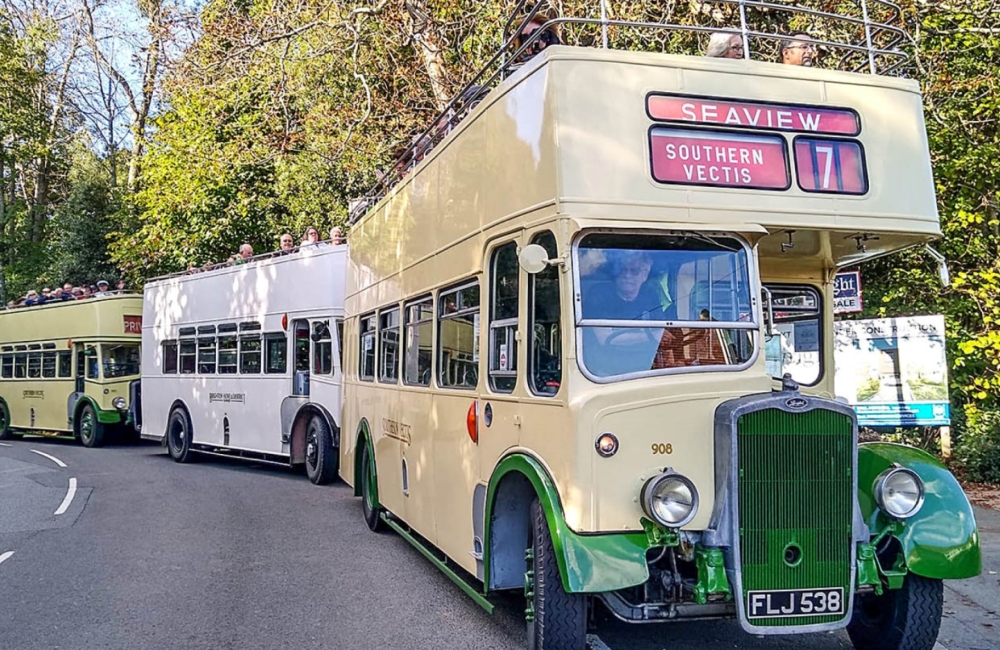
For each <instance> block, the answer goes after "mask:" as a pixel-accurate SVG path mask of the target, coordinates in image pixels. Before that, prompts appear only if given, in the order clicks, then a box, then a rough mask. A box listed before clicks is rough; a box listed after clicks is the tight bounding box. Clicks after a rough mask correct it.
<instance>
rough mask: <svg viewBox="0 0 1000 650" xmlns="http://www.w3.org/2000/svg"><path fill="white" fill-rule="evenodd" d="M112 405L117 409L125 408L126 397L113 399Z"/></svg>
mask: <svg viewBox="0 0 1000 650" xmlns="http://www.w3.org/2000/svg"><path fill="white" fill-rule="evenodd" d="M111 405H112V406H114V407H115V408H116V409H118V410H121V409H123V408H125V398H124V397H121V396H119V397H116V398H114V399H113V400H111Z"/></svg>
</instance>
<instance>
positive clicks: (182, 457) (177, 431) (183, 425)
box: [167, 408, 191, 463]
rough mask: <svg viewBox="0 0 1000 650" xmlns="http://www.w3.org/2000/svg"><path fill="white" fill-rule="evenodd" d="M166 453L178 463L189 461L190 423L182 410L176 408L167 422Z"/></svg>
mask: <svg viewBox="0 0 1000 650" xmlns="http://www.w3.org/2000/svg"><path fill="white" fill-rule="evenodd" d="M167 452H168V453H169V454H170V457H171V458H173V459H174V460H175V461H176V462H178V463H186V462H188V461H189V460H191V422H190V421H189V420H188V416H187V413H185V412H184V409H179V408H176V409H174V410H173V411H171V412H170V419H169V420H167Z"/></svg>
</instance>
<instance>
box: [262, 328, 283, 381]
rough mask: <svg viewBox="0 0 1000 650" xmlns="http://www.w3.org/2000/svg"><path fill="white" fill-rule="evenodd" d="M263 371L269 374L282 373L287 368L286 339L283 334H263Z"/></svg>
mask: <svg viewBox="0 0 1000 650" xmlns="http://www.w3.org/2000/svg"><path fill="white" fill-rule="evenodd" d="M264 352H265V355H266V356H265V359H264V361H265V362H266V363H265V365H264V371H265V372H266V373H267V374H269V375H283V374H285V372H286V371H287V369H288V361H287V356H288V339H286V338H285V335H284V334H265V335H264Z"/></svg>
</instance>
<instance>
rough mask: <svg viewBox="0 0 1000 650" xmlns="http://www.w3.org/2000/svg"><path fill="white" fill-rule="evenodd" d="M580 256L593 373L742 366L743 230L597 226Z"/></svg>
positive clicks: (584, 330)
mask: <svg viewBox="0 0 1000 650" xmlns="http://www.w3.org/2000/svg"><path fill="white" fill-rule="evenodd" d="M576 266H577V270H578V276H577V277H578V282H579V288H578V294H579V296H580V298H579V300H578V302H577V314H576V316H577V325H578V327H579V340H578V344H579V345H580V346H581V347H582V355H581V358H582V362H583V368H584V370H585V372H586V373H587V374H588V375H589V376H590V377H591V378H593V379H595V380H598V381H605V380H612V379H621V378H628V377H634V376H643V375H649V374H658V373H660V372H664V371H669V370H671V369H680V368H694V367H705V366H716V367H719V368H720V369H721V368H725V367H739V366H742V365H744V364H746V363H747V362H748V361H749V360H750V359H751V357H752V356H753V345H754V338H753V337H752V336H750V332H749V330H753V329H756V324H755V323H754V322H753V307H752V302H751V299H750V296H751V292H750V274H749V263H748V255H747V249H746V247H745V246H744V245H743V243H742V242H740V241H739V240H737V239H734V238H732V237H717V236H709V235H704V234H700V233H680V234H666V235H663V234H650V233H643V234H639V233H595V234H590V235H586V236H585V237H584V238H583V239H582V240H581V241H580V243H579V246H578V247H577V250H576ZM716 323H717V324H716Z"/></svg>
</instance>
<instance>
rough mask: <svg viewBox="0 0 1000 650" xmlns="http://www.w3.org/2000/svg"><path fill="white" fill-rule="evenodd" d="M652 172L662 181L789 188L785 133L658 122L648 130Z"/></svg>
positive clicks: (654, 176) (754, 187)
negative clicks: (678, 126) (701, 128)
mask: <svg viewBox="0 0 1000 650" xmlns="http://www.w3.org/2000/svg"><path fill="white" fill-rule="evenodd" d="M649 147H650V157H651V158H652V161H651V162H652V172H653V178H654V179H655V180H656V181H658V182H660V183H677V184H681V185H707V186H711V187H743V188H752V189H758V190H787V189H788V188H789V186H791V178H790V177H789V174H788V163H787V162H786V160H787V157H786V156H785V139H784V138H782V137H781V136H776V135H751V134H747V133H723V132H717V131H693V130H689V129H674V128H669V127H654V128H652V129H650V131H649Z"/></svg>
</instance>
